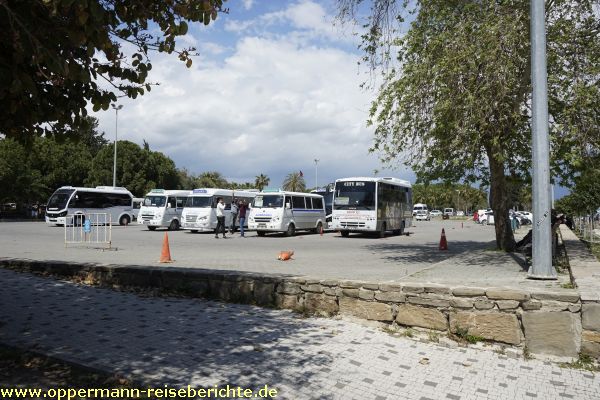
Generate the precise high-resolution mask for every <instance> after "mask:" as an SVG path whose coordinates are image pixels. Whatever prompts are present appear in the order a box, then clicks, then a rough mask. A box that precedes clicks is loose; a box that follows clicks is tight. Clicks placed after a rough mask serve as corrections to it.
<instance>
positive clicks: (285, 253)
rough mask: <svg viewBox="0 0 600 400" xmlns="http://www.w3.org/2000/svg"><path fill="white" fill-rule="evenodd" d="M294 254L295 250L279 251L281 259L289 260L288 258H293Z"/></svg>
mask: <svg viewBox="0 0 600 400" xmlns="http://www.w3.org/2000/svg"><path fill="white" fill-rule="evenodd" d="M293 255H294V252H293V251H291V250H288V251H282V252H280V253H279V257H277V259H278V260H281V261H287V260H291V259H292V256H293Z"/></svg>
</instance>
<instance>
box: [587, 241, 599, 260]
mask: <svg viewBox="0 0 600 400" xmlns="http://www.w3.org/2000/svg"><path fill="white" fill-rule="evenodd" d="M588 246H589V248H590V251H591V252H592V254H593V255H594V256H595V257H596V258H597V259H598V261H600V243H589V244H588Z"/></svg>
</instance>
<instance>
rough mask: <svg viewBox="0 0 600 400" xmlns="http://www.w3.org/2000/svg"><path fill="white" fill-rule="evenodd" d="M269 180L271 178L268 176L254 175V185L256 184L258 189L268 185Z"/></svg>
mask: <svg viewBox="0 0 600 400" xmlns="http://www.w3.org/2000/svg"><path fill="white" fill-rule="evenodd" d="M269 182H271V179H270V178H269V177H268V176H266V175H263V174H260V175H257V176H256V179H255V180H254V185H256V188H257V189H258V190H263V189H264V188H265V187H267V186H269Z"/></svg>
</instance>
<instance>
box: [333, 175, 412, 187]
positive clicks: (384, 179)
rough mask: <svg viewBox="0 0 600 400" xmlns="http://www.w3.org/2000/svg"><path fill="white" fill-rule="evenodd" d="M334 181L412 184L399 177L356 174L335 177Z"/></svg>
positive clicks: (408, 185) (407, 185) (406, 185)
mask: <svg viewBox="0 0 600 400" xmlns="http://www.w3.org/2000/svg"><path fill="white" fill-rule="evenodd" d="M335 181H336V182H350V181H365V182H384V183H391V184H392V185H397V186H405V187H412V185H411V184H410V182H409V181H406V180H404V179H399V178H392V177H379V176H377V177H372V176H356V177H350V178H340V179H336V180H335Z"/></svg>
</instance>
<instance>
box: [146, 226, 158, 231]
mask: <svg viewBox="0 0 600 400" xmlns="http://www.w3.org/2000/svg"><path fill="white" fill-rule="evenodd" d="M148 229H149V230H151V231H153V230H155V229H156V227H155V226H149V227H148Z"/></svg>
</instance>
